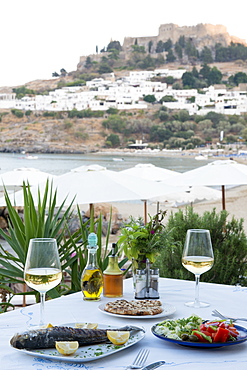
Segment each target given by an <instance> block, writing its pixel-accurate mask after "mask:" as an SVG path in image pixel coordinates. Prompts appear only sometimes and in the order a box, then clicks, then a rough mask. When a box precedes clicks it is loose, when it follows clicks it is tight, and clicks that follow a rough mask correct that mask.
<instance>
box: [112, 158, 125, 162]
mask: <svg viewBox="0 0 247 370" xmlns="http://www.w3.org/2000/svg"><path fill="white" fill-rule="evenodd" d="M112 160H113V161H114V162H120V161H121V162H122V161H124V158H112Z"/></svg>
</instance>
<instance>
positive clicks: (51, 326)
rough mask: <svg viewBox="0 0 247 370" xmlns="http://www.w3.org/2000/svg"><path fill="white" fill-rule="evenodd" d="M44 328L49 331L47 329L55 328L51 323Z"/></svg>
mask: <svg viewBox="0 0 247 370" xmlns="http://www.w3.org/2000/svg"><path fill="white" fill-rule="evenodd" d="M44 328H45V329H47V328H54V325H52V324H51V323H49V324H47V325H46V326H45V327H44Z"/></svg>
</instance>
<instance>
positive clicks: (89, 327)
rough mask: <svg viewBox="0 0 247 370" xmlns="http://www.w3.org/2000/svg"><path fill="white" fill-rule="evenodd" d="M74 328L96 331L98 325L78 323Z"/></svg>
mask: <svg viewBox="0 0 247 370" xmlns="http://www.w3.org/2000/svg"><path fill="white" fill-rule="evenodd" d="M75 327H76V328H80V329H97V327H98V324H97V323H94V322H82V323H79V322H78V323H76V324H75Z"/></svg>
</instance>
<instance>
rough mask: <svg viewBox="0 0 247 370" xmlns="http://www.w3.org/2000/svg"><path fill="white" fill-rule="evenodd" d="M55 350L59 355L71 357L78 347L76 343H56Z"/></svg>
mask: <svg viewBox="0 0 247 370" xmlns="http://www.w3.org/2000/svg"><path fill="white" fill-rule="evenodd" d="M55 346H56V350H57V351H58V352H59V353H61V355H65V356H69V355H73V353H75V352H76V350H77V349H78V347H79V343H78V342H56V344H55Z"/></svg>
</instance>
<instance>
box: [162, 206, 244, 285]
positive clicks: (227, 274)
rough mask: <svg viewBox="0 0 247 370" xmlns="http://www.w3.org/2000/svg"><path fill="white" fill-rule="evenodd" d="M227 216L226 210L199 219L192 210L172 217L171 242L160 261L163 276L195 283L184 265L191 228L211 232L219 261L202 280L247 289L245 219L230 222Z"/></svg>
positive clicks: (207, 213) (216, 260)
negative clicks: (245, 287)
mask: <svg viewBox="0 0 247 370" xmlns="http://www.w3.org/2000/svg"><path fill="white" fill-rule="evenodd" d="M227 216H228V213H227V212H226V211H221V212H220V213H218V214H217V213H216V211H215V209H214V210H213V211H211V212H209V211H207V212H204V214H203V215H202V216H199V215H198V214H197V213H195V212H194V211H193V208H192V207H188V208H187V209H186V210H185V211H182V210H179V211H178V212H176V213H175V214H171V216H170V217H169V219H168V222H167V225H166V228H167V234H168V235H169V240H168V243H167V246H166V248H164V249H163V251H162V256H161V258H160V259H159V268H160V272H161V276H165V277H169V278H175V279H187V280H194V278H195V277H194V275H193V274H191V273H190V272H188V271H187V270H186V269H185V268H183V267H182V265H181V257H182V251H183V246H184V241H185V236H186V232H187V230H188V229H208V230H210V234H211V239H212V245H213V250H214V257H215V262H214V265H213V267H212V269H211V270H209V271H208V272H207V273H205V274H203V275H202V276H201V280H202V281H207V282H213V283H220V284H230V285H234V284H241V285H243V286H247V278H246V276H245V272H246V258H247V237H246V235H245V232H244V229H243V219H240V220H236V219H235V218H234V217H233V218H232V219H231V220H230V221H227Z"/></svg>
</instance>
